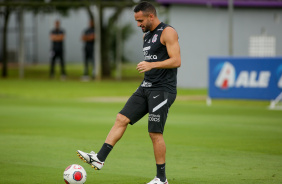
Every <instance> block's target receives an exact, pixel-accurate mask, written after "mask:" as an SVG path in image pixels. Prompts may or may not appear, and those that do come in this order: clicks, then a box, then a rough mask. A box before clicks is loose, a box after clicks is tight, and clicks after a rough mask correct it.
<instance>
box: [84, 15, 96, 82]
mask: <svg viewBox="0 0 282 184" xmlns="http://www.w3.org/2000/svg"><path fill="white" fill-rule="evenodd" d="M81 40H82V41H83V42H84V48H83V51H84V72H83V78H82V79H83V80H88V79H89V64H90V65H92V73H91V75H92V78H94V77H95V69H94V64H95V62H94V61H95V60H94V41H95V29H94V21H93V20H90V21H89V27H88V28H87V29H86V30H85V31H84V32H83V35H82V37H81Z"/></svg>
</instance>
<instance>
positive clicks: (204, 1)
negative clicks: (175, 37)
mask: <svg viewBox="0 0 282 184" xmlns="http://www.w3.org/2000/svg"><path fill="white" fill-rule="evenodd" d="M157 1H158V2H159V3H160V4H162V5H164V6H161V7H160V8H159V9H158V14H159V15H160V16H161V17H160V20H161V21H164V22H167V20H169V21H168V23H169V24H171V25H172V26H173V27H174V28H175V29H176V30H177V32H178V34H179V41H180V46H181V56H182V66H181V68H180V69H179V75H178V84H179V86H180V87H185V88H206V87H207V85H208V76H207V75H208V74H207V73H208V72H207V71H208V68H207V67H208V57H210V56H228V55H229V50H228V49H229V17H228V16H229V15H228V4H227V2H228V1H227V0H157ZM164 7H165V8H166V10H167V11H163V8H164ZM281 10H282V2H281V1H277V0H260V1H254V0H234V13H233V55H234V56H243V57H246V56H250V55H252V54H253V53H254V52H255V53H257V51H258V48H259V47H260V48H261V47H264V46H262V45H261V44H262V42H260V43H259V44H260V45H253V44H254V43H258V39H260V38H258V39H255V38H257V36H259V37H260V36H266V37H270V38H271V40H274V41H273V42H271V41H270V42H271V43H272V45H270V46H269V48H270V47H271V48H270V50H268V51H267V52H268V53H269V52H272V54H273V53H274V55H273V56H275V55H276V56H282V31H281V30H282V11H281ZM160 12H161V13H160ZM163 12H167V14H166V15H164V14H163ZM110 14H111V10H110V9H109V10H108V11H107V12H106V15H105V19H106V18H107V17H109V16H108V15H110ZM56 19H60V20H61V23H62V26H63V27H64V28H65V29H66V30H67V33H66V39H65V59H66V63H67V64H68V63H75V62H81V63H82V58H83V57H82V53H83V52H82V48H83V44H82V43H81V41H80V36H81V31H82V30H83V29H84V26H85V25H86V24H87V22H88V15H87V13H86V12H85V10H84V9H78V10H71V11H70V13H69V14H68V16H67V17H62V16H61V15H59V14H57V13H54V14H38V15H37V16H34V15H33V14H32V13H29V12H27V13H25V15H24V22H25V29H24V30H25V31H24V33H25V36H24V38H25V59H26V63H32V62H34V61H35V60H36V61H37V62H39V63H48V62H49V56H50V55H49V54H50V52H49V51H50V41H49V30H50V29H51V28H52V26H53V22H54V20H56ZM120 20H121V23H122V24H126V23H131V24H132V27H133V29H134V34H133V36H131V38H130V39H128V40H127V41H126V42H125V43H124V51H123V52H124V55H126V57H127V58H128V59H129V60H130V61H132V62H134V63H137V62H140V61H142V60H143V53H142V41H141V40H142V36H143V33H142V31H140V28H138V27H137V24H136V22H135V20H134V17H133V16H132V9H131V8H128V9H127V10H126V11H124V12H123V14H122V18H121V19H120ZM0 26H2V23H1V22H0ZM17 28H18V25H17V15H16V14H13V15H12V16H11V17H10V22H9V35H8V50H9V53H10V58H11V60H12V59H13V58H17V57H13V55H16V54H17V49H18V33H17ZM262 30H263V31H262ZM1 34H2V32H0V36H1ZM272 38H273V39H272ZM253 39H255V40H253ZM251 40H252V41H251ZM267 43H269V42H267ZM0 47H1V46H0ZM0 55H1V53H0Z"/></svg>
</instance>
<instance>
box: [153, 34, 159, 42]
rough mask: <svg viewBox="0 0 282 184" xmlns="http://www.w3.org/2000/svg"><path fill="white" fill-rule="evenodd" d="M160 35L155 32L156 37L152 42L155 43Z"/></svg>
mask: <svg viewBox="0 0 282 184" xmlns="http://www.w3.org/2000/svg"><path fill="white" fill-rule="evenodd" d="M157 38H158V35H157V34H155V35H154V37H153V38H152V43H155V42H156V41H157Z"/></svg>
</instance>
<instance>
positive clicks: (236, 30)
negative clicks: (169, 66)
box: [157, 0, 282, 88]
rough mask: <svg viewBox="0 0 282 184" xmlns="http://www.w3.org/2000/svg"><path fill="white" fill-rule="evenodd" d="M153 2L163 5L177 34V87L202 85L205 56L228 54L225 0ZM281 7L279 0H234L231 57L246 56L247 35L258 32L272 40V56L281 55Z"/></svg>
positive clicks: (247, 46) (227, 16) (206, 81)
mask: <svg viewBox="0 0 282 184" xmlns="http://www.w3.org/2000/svg"><path fill="white" fill-rule="evenodd" d="M157 1H158V2H159V3H161V4H163V5H165V6H167V8H168V9H169V11H168V12H169V15H168V17H169V20H170V24H171V25H173V26H174V27H175V28H176V29H177V31H178V34H179V40H180V46H181V57H182V65H181V68H180V69H179V75H178V84H179V86H181V87H189V88H206V87H207V83H208V76H207V75H208V72H207V71H208V57H210V56H229V50H228V49H229V14H228V1H227V0H157ZM281 10H282V1H277V0H256V1H255V0H234V12H233V56H240V57H241V56H242V57H248V56H249V50H250V48H249V47H250V38H251V37H253V36H257V35H262V34H263V35H267V36H269V37H271V38H274V39H275V55H276V56H282V11H281ZM262 30H264V31H263V32H262ZM270 42H271V41H270ZM268 43H269V42H268ZM272 46H273V45H271V44H270V46H269V47H272ZM259 47H261V46H259ZM273 48H274V47H272V48H270V49H272V50H269V51H268V52H272V51H273Z"/></svg>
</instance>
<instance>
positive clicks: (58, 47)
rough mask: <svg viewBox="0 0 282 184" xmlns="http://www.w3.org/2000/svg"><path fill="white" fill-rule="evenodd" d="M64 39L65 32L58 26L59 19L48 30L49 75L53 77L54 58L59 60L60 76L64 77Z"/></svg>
mask: <svg viewBox="0 0 282 184" xmlns="http://www.w3.org/2000/svg"><path fill="white" fill-rule="evenodd" d="M64 39H65V32H64V30H63V29H61V28H60V21H59V20H56V21H55V28H54V29H53V30H51V32H50V40H51V42H52V43H51V44H52V45H51V65H50V77H51V78H53V77H54V74H55V64H56V59H57V58H58V59H59V60H60V66H61V78H62V79H65V77H66V71H65V61H64Z"/></svg>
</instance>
